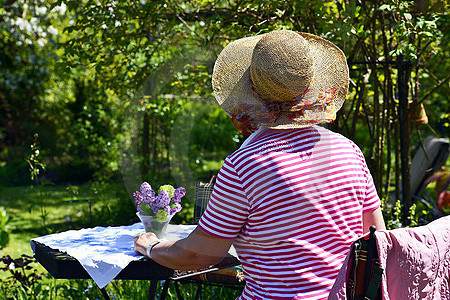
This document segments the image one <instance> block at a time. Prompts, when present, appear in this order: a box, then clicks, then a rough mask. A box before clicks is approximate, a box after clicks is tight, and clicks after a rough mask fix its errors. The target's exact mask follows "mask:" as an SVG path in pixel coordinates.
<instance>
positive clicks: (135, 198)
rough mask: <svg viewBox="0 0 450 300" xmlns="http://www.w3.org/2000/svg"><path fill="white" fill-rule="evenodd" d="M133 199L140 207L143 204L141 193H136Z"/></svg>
mask: <svg viewBox="0 0 450 300" xmlns="http://www.w3.org/2000/svg"><path fill="white" fill-rule="evenodd" d="M133 198H134V203H135V204H136V205H139V204H141V203H142V202H143V197H142V194H141V193H140V192H139V191H136V192H134V194H133Z"/></svg>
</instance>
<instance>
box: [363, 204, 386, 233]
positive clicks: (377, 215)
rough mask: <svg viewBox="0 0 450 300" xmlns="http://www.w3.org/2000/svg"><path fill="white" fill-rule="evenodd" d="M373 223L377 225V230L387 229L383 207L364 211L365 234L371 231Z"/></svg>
mask: <svg viewBox="0 0 450 300" xmlns="http://www.w3.org/2000/svg"><path fill="white" fill-rule="evenodd" d="M372 225H375V226H376V227H377V230H386V226H385V225H384V219H383V214H382V212H381V208H377V209H375V210H372V211H368V212H364V213H363V234H365V233H367V232H369V228H370V226H372Z"/></svg>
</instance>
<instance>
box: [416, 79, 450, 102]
mask: <svg viewBox="0 0 450 300" xmlns="http://www.w3.org/2000/svg"><path fill="white" fill-rule="evenodd" d="M449 79H450V75H448V76H447V77H446V78H445V79H444V80H441V81H440V82H438V84H436V86H435V87H433V88H432V89H431V90H429V91H428V92H426V93H425V95H423V96H422V98H420V100H419V102H418V103H417V104H421V103H422V102H423V101H424V100H425V99H426V98H427V97H428V96H430V95H431V94H432V93H433V92H434V91H435V90H437V89H438V88H440V87H441V85H443V84H444V83H446V82H447V81H448V80H449Z"/></svg>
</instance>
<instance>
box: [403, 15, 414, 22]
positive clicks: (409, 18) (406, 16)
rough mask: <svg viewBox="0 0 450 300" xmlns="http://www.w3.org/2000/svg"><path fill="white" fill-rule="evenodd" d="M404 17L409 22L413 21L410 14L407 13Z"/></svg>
mask: <svg viewBox="0 0 450 300" xmlns="http://www.w3.org/2000/svg"><path fill="white" fill-rule="evenodd" d="M404 16H405V19H406V20H408V21H409V20H411V19H412V15H411V14H410V13H405V14H404Z"/></svg>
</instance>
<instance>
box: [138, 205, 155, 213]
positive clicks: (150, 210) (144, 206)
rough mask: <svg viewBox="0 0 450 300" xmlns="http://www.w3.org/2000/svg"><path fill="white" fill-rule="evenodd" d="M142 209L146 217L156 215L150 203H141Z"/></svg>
mask: <svg viewBox="0 0 450 300" xmlns="http://www.w3.org/2000/svg"><path fill="white" fill-rule="evenodd" d="M140 208H141V210H142V213H143V214H144V215H147V216H153V215H154V213H153V210H152V209H151V208H150V205H149V204H148V203H141V204H140Z"/></svg>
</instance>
